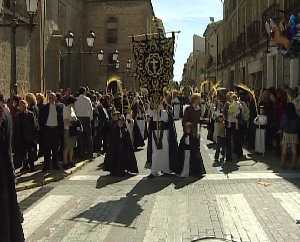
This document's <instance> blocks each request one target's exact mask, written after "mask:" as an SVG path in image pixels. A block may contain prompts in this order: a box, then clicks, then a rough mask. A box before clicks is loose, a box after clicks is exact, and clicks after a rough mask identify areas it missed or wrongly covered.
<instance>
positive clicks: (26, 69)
mask: <svg viewBox="0 0 300 242" xmlns="http://www.w3.org/2000/svg"><path fill="white" fill-rule="evenodd" d="M2 7H3V10H2V13H1V14H0V22H8V21H10V20H11V19H12V14H13V13H12V4H11V2H10V1H9V0H5V1H3V6H2ZM0 9H1V7H0ZM16 9H17V12H18V15H19V16H22V17H24V19H26V20H28V19H27V11H26V4H25V1H17V6H16ZM35 35H36V33H35V31H33V32H31V31H30V30H29V29H28V28H26V27H19V28H18V29H17V32H16V47H17V48H16V56H17V81H18V89H19V92H25V91H27V90H28V89H29V86H30V85H29V80H30V78H31V76H33V75H34V73H33V71H32V70H31V68H30V66H31V65H32V64H33V63H34V62H35V60H34V52H31V50H32V46H34V45H33V42H32V41H31V39H33V38H35ZM11 48H12V45H11V28H10V27H0V70H1V71H0V92H1V93H3V94H4V95H5V96H6V97H8V96H9V95H10V91H11V90H12V85H13V84H12V83H11V82H10V80H11V78H12V73H11Z"/></svg>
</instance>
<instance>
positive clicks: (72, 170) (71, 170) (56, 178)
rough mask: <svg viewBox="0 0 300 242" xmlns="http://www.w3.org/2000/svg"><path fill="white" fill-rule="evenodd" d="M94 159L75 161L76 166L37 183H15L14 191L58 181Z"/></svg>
mask: <svg viewBox="0 0 300 242" xmlns="http://www.w3.org/2000/svg"><path fill="white" fill-rule="evenodd" d="M92 161H94V159H93V160H84V161H81V162H79V163H76V166H75V167H73V168H71V169H68V170H66V171H64V174H61V175H58V176H55V175H54V176H53V177H49V178H48V179H47V178H46V179H43V181H41V182H38V183H34V184H29V185H26V182H24V184H22V183H20V184H18V183H17V184H16V191H17V192H20V191H24V190H28V189H32V188H36V187H43V186H44V185H47V184H49V183H52V182H58V181H60V180H63V179H64V178H66V177H68V176H70V175H72V174H74V173H75V172H76V171H79V170H80V169H82V168H83V167H84V166H85V165H87V164H88V163H90V162H92Z"/></svg>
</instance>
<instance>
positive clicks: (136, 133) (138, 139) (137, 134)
mask: <svg viewBox="0 0 300 242" xmlns="http://www.w3.org/2000/svg"><path fill="white" fill-rule="evenodd" d="M133 140H134V142H133V147H134V148H135V149H136V148H140V147H144V146H145V142H144V138H143V135H142V133H141V130H140V128H139V126H138V124H137V122H136V121H135V122H134V125H133Z"/></svg>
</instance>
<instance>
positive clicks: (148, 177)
mask: <svg viewBox="0 0 300 242" xmlns="http://www.w3.org/2000/svg"><path fill="white" fill-rule="evenodd" d="M153 178H155V176H154V175H152V174H150V175H149V176H147V179H153Z"/></svg>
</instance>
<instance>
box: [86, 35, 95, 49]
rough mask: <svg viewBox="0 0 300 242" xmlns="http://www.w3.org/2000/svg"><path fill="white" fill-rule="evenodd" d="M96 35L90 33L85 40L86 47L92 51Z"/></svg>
mask: <svg viewBox="0 0 300 242" xmlns="http://www.w3.org/2000/svg"><path fill="white" fill-rule="evenodd" d="M95 39H96V35H95V32H94V31H90V33H89V35H88V36H87V38H86V43H87V46H88V47H89V48H90V49H92V48H93V47H94V43H95Z"/></svg>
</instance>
